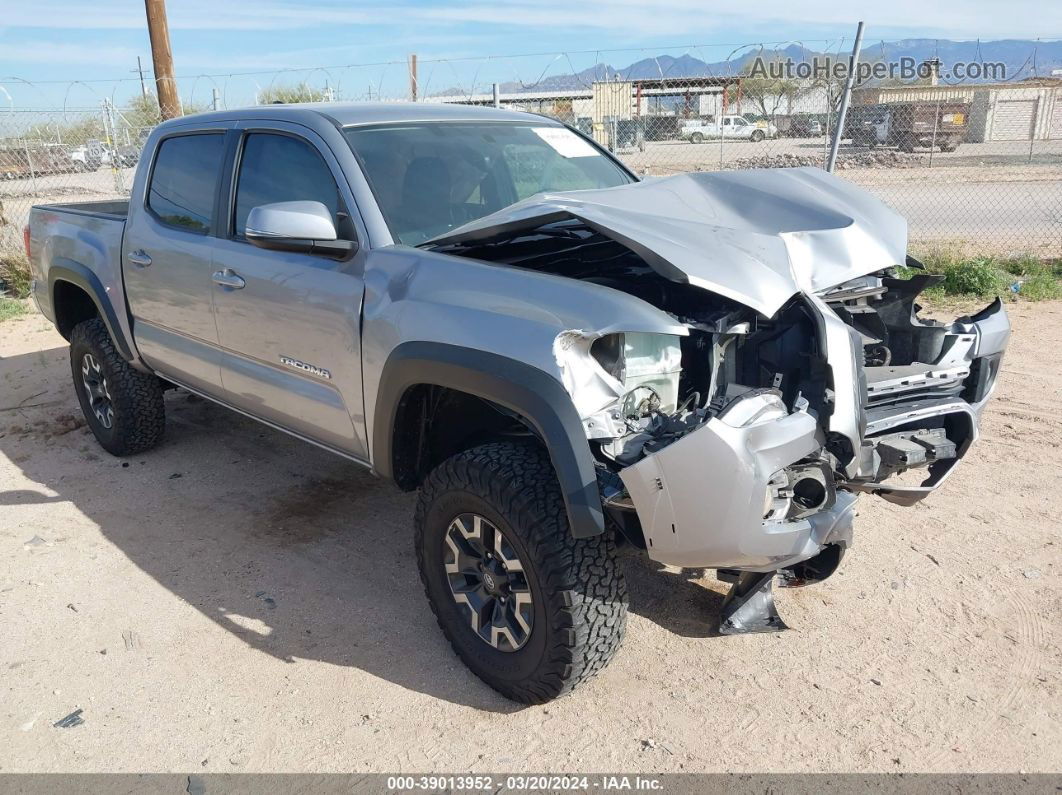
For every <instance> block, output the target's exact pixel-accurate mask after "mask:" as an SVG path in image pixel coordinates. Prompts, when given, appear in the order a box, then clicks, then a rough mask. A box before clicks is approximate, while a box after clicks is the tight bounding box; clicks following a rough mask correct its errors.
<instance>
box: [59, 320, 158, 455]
mask: <svg viewBox="0 0 1062 795" xmlns="http://www.w3.org/2000/svg"><path fill="white" fill-rule="evenodd" d="M70 369H71V373H72V374H73V377H74V389H75V390H76V391H77V399H78V402H79V403H80V404H81V411H82V412H83V413H84V415H85V420H86V421H87V422H88V426H89V428H90V429H91V430H92V433H93V434H94V435H95V437H96V441H98V442H99V443H100V446H101V447H103V449H104V450H106V451H107V452H108V453H111V454H112V455H118V456H123V455H133V454H134V453H140V452H143V451H144V450H148V449H150V448H152V447H154V446H155V445H156V444H158V443H159V441H160V440H161V439H162V434H163V431H164V430H165V428H166V410H165V407H164V405H163V402H162V384H161V382H160V381H159V379H158V378H156V377H155V376H153V375H149V374H148V373H142V372H140V371H139V370H136V369H135V368H133V367H132V366H131V365H130V364H129V362H127V361H125V359H123V358H122V357H121V356H120V355H119V353H118V351H117V350H116V349H115V347H114V343H113V342H112V341H111V336H110V334H109V333H108V332H107V327H106V326H105V325H104V323H103V321H102V320H100V319H99V318H93V319H92V320H86V321H85V322H83V323H79V324H78V325H76V326H75V327H74V330H73V332H72V333H71V334H70Z"/></svg>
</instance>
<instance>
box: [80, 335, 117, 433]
mask: <svg viewBox="0 0 1062 795" xmlns="http://www.w3.org/2000/svg"><path fill="white" fill-rule="evenodd" d="M81 383H82V384H84V386H85V395H86V396H87V397H88V402H89V408H90V409H91V410H92V413H93V414H94V415H95V416H96V419H97V420H99V422H100V425H102V426H103V427H104V428H110V427H111V426H112V425H113V424H114V404H113V402H112V400H111V392H110V389H109V387H108V386H107V376H106V375H105V374H104V373H103V369H102V368H101V367H100V363H99V362H98V361H97V360H96V357H95V356H93V355H92V354H91V353H86V354H85V355H84V356H82V357H81Z"/></svg>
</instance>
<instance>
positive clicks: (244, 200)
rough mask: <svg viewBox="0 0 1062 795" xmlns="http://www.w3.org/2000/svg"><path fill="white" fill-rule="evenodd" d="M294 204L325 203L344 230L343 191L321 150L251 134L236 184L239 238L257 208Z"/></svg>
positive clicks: (296, 141)
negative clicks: (250, 214) (341, 197)
mask: <svg viewBox="0 0 1062 795" xmlns="http://www.w3.org/2000/svg"><path fill="white" fill-rule="evenodd" d="M292 201H318V202H321V204H323V205H324V206H325V207H327V208H328V210H329V212H331V213H332V220H333V222H334V223H336V227H337V229H338V228H341V227H342V224H340V223H338V219H337V218H336V216H337V214H338V213H339V208H340V203H339V189H338V188H337V187H336V181H335V179H334V178H333V177H332V172H331V171H330V170H329V169H328V165H327V164H326V163H325V161H324V160H323V159H322V158H321V155H320V154H319V153H318V152H317V150H316V149H314V148H313V147H312V146H311V145H310V144H308V143H307V142H306V141H302V140H299V139H298V138H292V137H291V136H288V135H273V134H271V133H251V134H250V135H248V136H247V138H246V139H245V140H244V143H243V156H242V157H241V158H240V173H239V176H238V177H237V182H236V213H235V215H236V217H235V224H234V226H233V229H234V230H235V232H236V236H237V237H243V235H244V231H245V230H246V228H247V215H248V213H250V212H251V210H252V209H253V208H255V207H259V206H260V205H263V204H272V203H274V202H292Z"/></svg>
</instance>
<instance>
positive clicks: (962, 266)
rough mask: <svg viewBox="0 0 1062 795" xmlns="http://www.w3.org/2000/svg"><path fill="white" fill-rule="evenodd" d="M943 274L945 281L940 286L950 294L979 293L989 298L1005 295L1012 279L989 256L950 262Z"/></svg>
mask: <svg viewBox="0 0 1062 795" xmlns="http://www.w3.org/2000/svg"><path fill="white" fill-rule="evenodd" d="M942 274H943V276H944V281H943V282H942V283H941V285H940V286H941V287H942V288H943V290H944V292H945V293H947V294H948V295H977V296H982V297H986V298H987V297H991V296H997V295H1003V294H1004V293H1005V292H1006V291H1007V290H1008V289H1009V282H1010V280H1009V279H1008V278H1007V276H1008V274H1007V273H1006V271H1004V270H1002V269H1001V268H999V267H998V266H997V264H996V262H995V261H994V260H992V259H988V258H985V259H975V260H971V261H970V262H954V263H948V264H947V265H945V266H944V268H943V270H942Z"/></svg>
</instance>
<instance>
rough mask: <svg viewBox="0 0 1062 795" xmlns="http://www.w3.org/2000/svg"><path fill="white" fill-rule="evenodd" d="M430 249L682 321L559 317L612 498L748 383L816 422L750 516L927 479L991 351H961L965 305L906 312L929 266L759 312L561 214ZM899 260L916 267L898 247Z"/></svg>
mask: <svg viewBox="0 0 1062 795" xmlns="http://www.w3.org/2000/svg"><path fill="white" fill-rule="evenodd" d="M433 248H434V249H435V250H437V251H440V252H443V253H448V254H454V255H457V256H462V257H470V258H474V259H477V260H481V261H485V262H491V263H495V264H499V265H504V266H510V267H518V268H525V269H530V270H535V271H539V272H546V273H551V274H555V275H558V276H564V277H567V278H573V279H579V280H582V281H586V282H591V283H594V284H598V285H601V286H602V287H606V288H609V289H613V290H619V291H621V292H625V293H628V294H630V295H633V296H636V297H637V298H639V299H641V300H643V301H646V302H647V303H649V304H652V305H653V306H655V307H656V308H658V309H660V310H662V311H664V312H666V313H668V314H669V315H670V316H672V317H673V318H674V319H676V320H678V321H679V322H680V323H681V324H682V325H683V326H684V327H685V328H686V330H687V332H688V333H687V335H685V336H678V335H659V334H641V333H626V334H625V333H611V334H598V333H595V332H593V331H585V330H571V331H567V332H564V333H563V334H562V335H560V336H559V337H558V339H557V343H556V344H555V346H554V353H555V355H556V358H557V362H558V365H559V367H560V369H561V373H562V376H563V377H564V380H565V386H566V387H567V388H568V391H569V392H570V393H571V394H572V395H573V398H574V400H575V402H576V407H577V409H578V410H579V413H580V416H581V417H582V419H583V421H584V426H585V430H586V435H587V438H588V439H589V440H590V443H591V447H592V449H593V452H594V455H595V457H596V458H597V460H598V461H599V463H600V466H601V468H602V470H603V472H602V483H603V486H604V491H605V493H606V499H609V498H611V500H612V503H613V504H619V505H622V504H623V498H622V495H621V494H620V495H617V494H616V492H617V491H619V487H618V486H617V485H616V483H617V481H616V478H615V477H614V476H615V475H616V474H617V473H619V472H620V471H622V470H623V469H624V468H626V467H629V466H632V465H634V464H635V463H637V462H638V461H640V460H642V459H644V458H645V457H646V456H650V455H653V454H655V453H658V452H660V451H661V450H663V449H665V448H666V447H668V446H669V445H671V444H674V443H675V442H676V441H678V440H679V439H682V438H683V437H685V436H686V435H688V434H690V433H692V432H693V431H695V430H696V429H698V428H700V427H701V426H703V425H704V424H705V423H707V422H709V421H711V420H713V419H719V418H722V417H725V416H726V415H727V414H728V412H731V411H744V410H747V409H746V408H744V407H747V406H750V405H752V404H751V403H750V402H749V401H748V400H747V398H749V396H750V395H754V394H761V393H762V394H764V395H770V396H771V397H772V401H770V402H769V405H770V406H771V407H772V408H771V410H772V411H776V410H779V409H781V410H784V412H786V413H790V414H792V413H796V412H802V413H807V414H808V415H810V416H812V417H814V418H815V419H816V421H817V423H818V425H819V428H820V429H821V447H820V449H819V450H818V451H817V452H816V453H815V454H814V455H811V456H807V457H805V458H803V459H801V460H800V461H797V462H794V463H793V464H792V465H791V466H788V467H785V468H784V469H783V470H780V471H779V472H778V473H776V475H775V476H774V477H772V480H771V488H770V490H769V493H768V496H767V497H766V498H765V503H764V514H763V516H764V520H765V521H786V520H793V519H797V518H800V517H802V516H806V515H807V514H808V513H809V512H814V511H817V510H821V509H822V508H825V507H827V506H829V505H830V504H832V501H833V498H834V494H835V491H836V489H838V488H842V489H851V490H855V491H872V492H874V493H879V494H881V495H882V496H886V498H888V496H889V495H888V491H889V489H888V488H887V487H886V486H885V484H884V482H885V481H887V480H889V479H891V478H895V477H897V476H900V475H902V474H903V473H905V472H907V471H908V470H926V473H925V474H926V475H927V477H926V478H925V479H924V482H923V483H922V485H923V486H925V485H927V484H933V483H935V481H936V480H939V479H941V478H942V477H943V474H942V470H945V469H947V468H950V465H951V464H952V463H954V461H955V460H956V459H957V458H958V457H960V456H961V455H962V453H963V452H964V451H965V449H966V447H967V446H968V445H969V443H970V442H971V441H972V440H973V438H974V436H975V433H976V423H975V422H974V421H972V418H971V416H970V409H969V404H976V403H978V402H979V401H983V400H984V398H985V397H986V396H987V394H986V393H987V390H988V389H989V388H990V386H991V384H992V382H993V381H994V378H995V371H996V370H997V369H998V362H999V358H1000V357H1001V355H1002V354H1001V352H1000V353H995V354H993V355H992V356H988V357H984V358H983V359H982V358H978V357H977V356H976V355H975V354H976V352H977V351H976V347H977V340H978V333H977V330H976V328H975V323H976V320H977V318H959V319H958V320H956V321H955V322H954V323H952V324H950V325H948V324H944V323H942V322H939V321H935V320H932V319H927V318H923V317H921V316H920V315H919V311H920V309H921V307H920V306H919V305H918V303H917V298H918V296H919V295H920V294H921V293H922V291H923V290H925V289H926V287H929V286H931V285H932V284H933V283H934V282H935V281H936V279H937V277H934V276H930V275H925V274H918V273H916V275H914V276H912V277H910V278H900V272H899V269H898V268H887V269H883V270H881V271H877V272H875V273H871V274H868V275H865V276H861V277H859V278H856V279H852V280H849V281H846V282H844V283H842V284H838V285H836V286H834V287H831V288H829V289H827V290H824V291H821V292H820V293H819V294H818V295H817V296H816V297H815V298H817V299H819V301H820V302H821V303H819V305H818V306H817V305H816V302H815V300H813V299H812V298H810V297H809V296H808V295H806V294H803V293H798V294H797V295H795V296H793V297H792V298H791V299H790V300H789V301H788V302H787V303H785V304H784V306H782V308H781V309H780V310H779V311H778V312H777V313H776V314H775V315H774V316H772V317H770V318H767V317H764V316H763V315H761V314H759V313H757V312H756V311H754V310H753V309H750V308H749V307H746V306H744V305H742V304H741V303H739V302H738V301H735V300H732V299H729V298H726V297H722V296H720V295H717V294H715V293H713V292H710V291H708V290H706V289H703V288H701V287H698V286H694V285H692V284H689V283H683V282H679V281H674V280H672V279H669V278H666V277H665V276H663V275H661V273H659V272H658V270H655V269H654V268H653V267H651V266H650V265H649V264H648V263H647V262H646V260H645V259H644V258H643V257H641V256H640V255H639V254H638V253H636V251H635V250H633V249H632V247H630V246H628V245H625V244H624V243H623V242H620V241H619V240H617V239H615V237H614V236H610V235H609V234H605V233H603V232H600V231H597V230H595V229H594V228H592V226H591V225H589V224H587V223H585V222H583V221H581V220H579V219H577V218H571V217H568V218H562V219H560V220H554V221H552V222H550V223H544V224H542V225H540V226H536V227H534V228H531V229H528V228H522V229H518V230H516V231H513V232H505V231H500V232H498V233H497V234H493V235H490V236H486V237H480V238H477V239H475V240H471V241H469V240H465V241H461V242H456V243H455V242H450V243H444V244H442V245H439V246H434V247H433ZM906 265H907V267H908V268H909V269H912V270H914V271H917V270H918V269H920V268H921V265H920V264H919V263H918V262H917V261H915V260H913V259H911V258H908V260H907V262H906ZM823 305H825V307H828V310H827V311H829V312H832V313H833V314H834V315H835V316H836V317H837V318H839V319H840V320H841V321H843V323H844V324H845V325H846V326H847V328H848V329H849V334H850V335H851V337H852V343H851V347H852V348H853V349H854V350H853V351H852V353H851V354H850V355H852V356H853V357H854V358H855V359H856V360H857V361H856V362H855V366H854V370H853V372H854V373H855V378H854V380H855V381H856V383H848V382H847V381H846V382H844V383H839V384H835V383H834V368H833V367H831V363H830V361H829V359H830V357H829V355H828V351H827V350H826V349H825V347H826V346H825V343H824V339H823V337H824V335H823V334H822V333H821V325H822V323H821V312H822V311H823V310H822V308H821V307H822V306H823ZM991 309H992V307H989V309H987V310H985V312H986V313H987V312H989V310H991ZM982 314H983V313H982ZM835 355H836V354H835ZM838 390H847V391H848V393H849V395H850V396H851V397H852V401H851V404H852V405H855V406H857V407H858V410H859V414H860V416H859V418H858V422H859V429H860V433H859V438H858V439H857V440H856V441H857V442H858V449H853V441H852V439H851V437H848V438H845V437H844V436H842V435H840V434H837V433H834V432H831V423H830V418H831V415H832V414H833V412H834V411H835V409H836V406H837V405H838ZM731 420H733V417H731ZM755 421H756V418H755V417H751V418H745V419H744V420H743V422H744V423H750V422H755ZM909 498H910V495H907V496H905V497H901V498H899V499H897V500H896V501H902V500H906V499H909Z"/></svg>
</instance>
